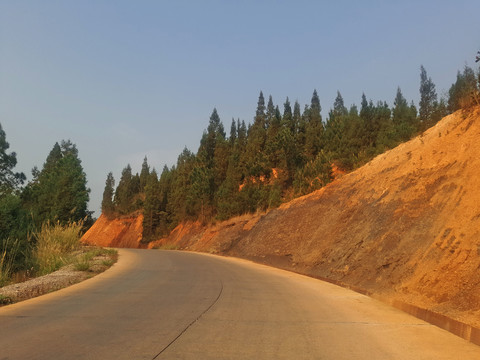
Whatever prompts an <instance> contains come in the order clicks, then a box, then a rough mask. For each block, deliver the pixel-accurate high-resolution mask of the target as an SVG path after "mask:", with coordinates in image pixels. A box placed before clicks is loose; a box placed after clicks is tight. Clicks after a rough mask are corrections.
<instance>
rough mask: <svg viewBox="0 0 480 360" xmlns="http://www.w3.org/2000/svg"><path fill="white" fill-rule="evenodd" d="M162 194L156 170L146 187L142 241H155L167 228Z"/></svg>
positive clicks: (151, 174)
mask: <svg viewBox="0 0 480 360" xmlns="http://www.w3.org/2000/svg"><path fill="white" fill-rule="evenodd" d="M162 195H163V194H162V193H161V191H160V186H159V182H158V176H157V172H156V171H155V169H153V170H152V172H151V173H150V174H149V175H148V179H147V184H146V186H145V203H144V206H143V233H142V241H143V242H149V241H151V240H155V236H156V235H157V234H160V233H161V229H162V226H163V227H165V222H166V212H165V209H164V208H162Z"/></svg>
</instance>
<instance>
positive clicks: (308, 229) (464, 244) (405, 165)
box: [86, 108, 480, 327]
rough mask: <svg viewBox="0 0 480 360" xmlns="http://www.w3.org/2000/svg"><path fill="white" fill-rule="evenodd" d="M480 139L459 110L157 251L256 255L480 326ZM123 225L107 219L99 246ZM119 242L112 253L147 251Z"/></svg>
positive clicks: (184, 232)
mask: <svg viewBox="0 0 480 360" xmlns="http://www.w3.org/2000/svg"><path fill="white" fill-rule="evenodd" d="M478 139H480V108H476V109H474V110H473V111H471V112H469V113H462V112H457V113H455V114H453V115H450V116H448V117H446V118H445V119H443V120H442V121H441V122H439V123H438V124H437V125H436V126H434V127H433V128H431V129H429V130H428V131H427V132H425V133H424V134H423V135H422V136H419V137H417V138H415V139H413V140H411V141H410V142H408V143H405V144H402V145H400V146H398V147H397V148H395V149H393V150H391V151H389V152H387V153H385V154H382V155H380V156H378V157H377V158H375V159H374V160H373V161H371V162H370V163H368V164H367V165H365V166H363V167H362V168H359V169H358V170H356V171H354V172H352V173H350V174H347V175H344V176H343V177H341V178H340V179H338V180H335V181H334V182H333V183H331V184H329V185H328V186H326V187H325V188H323V189H321V190H319V191H317V192H315V193H312V194H310V195H307V196H304V197H302V198H298V199H295V200H293V201H291V202H290V203H287V204H284V205H282V206H281V207H280V208H278V209H275V210H272V211H269V212H268V213H266V214H256V215H245V216H241V217H237V218H234V219H231V220H228V221H225V222H222V223H218V224H216V225H212V226H208V227H203V226H201V225H200V224H198V223H191V224H182V225H180V226H179V227H177V228H176V229H175V230H174V231H173V232H172V233H171V234H170V236H169V237H167V238H165V239H160V240H158V241H157V242H155V243H151V244H150V247H154V246H175V247H178V248H182V249H189V250H195V251H205V252H212V253H219V254H225V255H231V256H237V257H243V258H249V259H253V260H255V261H260V262H263V263H267V264H271V265H274V266H278V267H282V268H285V269H289V270H294V271H297V272H300V273H304V274H308V275H313V276H317V277H322V278H328V279H331V280H333V281H337V282H341V283H343V284H347V285H349V286H352V287H355V288H360V289H364V290H366V291H367V292H369V293H372V294H375V295H377V296H381V297H383V298H387V299H391V300H395V299H396V300H401V301H404V302H407V303H410V304H414V305H417V306H419V307H422V308H427V309H430V310H432V311H435V312H438V313H442V314H445V315H447V316H449V317H452V318H455V319H458V320H460V321H463V322H465V323H468V324H471V325H474V326H476V327H480V291H479V290H478V289H479V286H480V191H479V189H480V146H479V145H478V141H479V140H478ZM115 221H122V220H115ZM115 221H113V222H115ZM132 221H133V222H135V220H132ZM136 221H138V219H137V220H136ZM113 222H108V221H106V219H102V217H101V218H100V219H99V220H98V221H97V223H96V224H95V225H94V227H93V228H92V230H91V231H92V234H91V235H90V236H89V239H90V241H94V239H96V236H95V235H94V234H95V233H99V234H100V233H102V232H103V233H109V230H108V229H109V226H111V225H110V224H111V223H113ZM128 228H129V229H130V227H128ZM87 235H88V233H87V234H86V236H87ZM119 236H120V235H119V233H118V232H112V236H111V238H112V239H116V240H112V242H111V243H109V244H108V246H116V245H115V243H121V244H127V243H128V244H131V245H132V246H136V245H137V244H139V241H137V243H133V242H130V241H126V242H124V241H123V240H118V239H119ZM100 239H102V238H100ZM102 241H103V240H102ZM102 245H103V244H102ZM105 245H106V244H105Z"/></svg>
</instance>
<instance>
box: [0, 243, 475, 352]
mask: <svg viewBox="0 0 480 360" xmlns="http://www.w3.org/2000/svg"><path fill="white" fill-rule="evenodd" d="M479 358H480V347H478V346H476V345H473V344H471V343H468V342H467V341H465V340H463V339H460V338H458V337H456V336H454V335H452V334H450V333H448V332H446V331H444V330H441V329H439V328H437V327H435V326H432V325H429V324H427V323H425V322H423V321H420V320H418V319H416V318H414V317H411V316H409V315H407V314H404V313H402V312H400V311H398V310H396V309H393V308H390V307H388V306H386V305H384V304H382V303H379V302H378V301H376V300H373V299H371V298H369V297H366V296H363V295H360V294H357V293H355V292H352V291H349V290H346V289H343V288H340V287H337V286H334V285H331V284H328V283H324V282H321V281H318V280H315V279H311V278H308V277H305V276H301V275H297V274H293V273H289V272H286V271H282V270H278V269H273V268H269V267H266V266H262V265H256V264H253V263H250V262H247V261H243V260H236V259H228V258H221V257H215V256H210V255H202V254H195V253H186V252H177V251H155V250H120V260H119V262H118V263H117V264H115V265H114V266H113V267H112V268H111V269H110V270H108V271H107V272H105V273H103V274H101V275H99V276H97V277H95V278H93V279H90V280H87V281H85V282H83V283H81V284H78V285H74V286H72V287H70V288H67V289H64V290H60V291H58V292H56V293H52V294H48V295H45V296H42V297H39V298H36V299H32V300H28V301H25V302H23V303H19V304H15V305H10V306H6V307H3V308H0V360H6V359H8V360H14V359H22V360H26V359H49V360H50V359H69V360H70V359H128V360H135V359H335V360H338V359H349V360H350V359H369V360H370V359H382V360H383V359H417V360H418V359H436V360H439V359H448V360H450V359H462V360H468V359H476V360H478V359H479Z"/></svg>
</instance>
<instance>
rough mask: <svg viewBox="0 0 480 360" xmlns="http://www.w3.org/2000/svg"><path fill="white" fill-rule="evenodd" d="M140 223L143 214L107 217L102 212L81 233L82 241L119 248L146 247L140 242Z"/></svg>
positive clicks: (141, 227)
mask: <svg viewBox="0 0 480 360" xmlns="http://www.w3.org/2000/svg"><path fill="white" fill-rule="evenodd" d="M142 223H143V215H138V216H130V217H123V218H119V219H108V218H107V217H106V216H105V215H103V214H102V215H100V217H99V218H98V220H97V221H96V222H95V224H94V225H93V226H92V227H91V228H90V229H89V230H88V231H87V232H86V233H85V235H83V237H82V242H83V243H84V244H89V245H97V246H109V247H119V248H141V247H146V245H143V244H142V243H141V240H142V231H143V225H142Z"/></svg>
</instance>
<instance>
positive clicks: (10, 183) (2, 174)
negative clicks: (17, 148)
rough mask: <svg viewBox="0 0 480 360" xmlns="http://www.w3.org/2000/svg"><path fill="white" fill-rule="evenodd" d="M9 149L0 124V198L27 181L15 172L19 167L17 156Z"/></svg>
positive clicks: (22, 175) (23, 175)
mask: <svg viewBox="0 0 480 360" xmlns="http://www.w3.org/2000/svg"><path fill="white" fill-rule="evenodd" d="M9 147H10V144H9V143H8V142H7V139H6V134H5V131H4V130H3V128H2V124H0V197H1V196H4V195H6V194H7V193H10V192H11V191H13V190H14V189H16V188H18V186H20V185H22V184H23V182H24V181H25V179H26V177H25V174H23V173H18V172H14V171H13V169H14V168H15V166H16V165H17V154H16V153H15V152H11V153H8V152H7V151H8V149H9Z"/></svg>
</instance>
